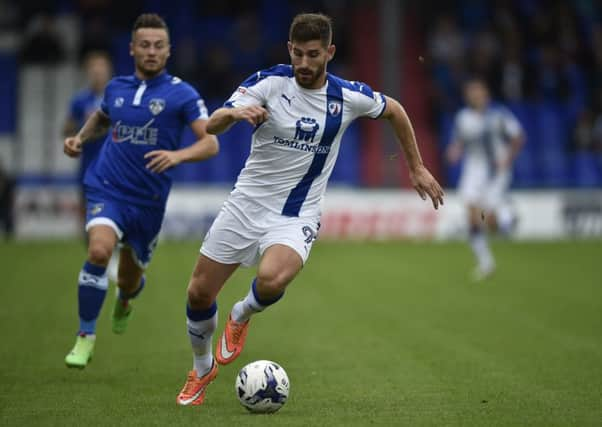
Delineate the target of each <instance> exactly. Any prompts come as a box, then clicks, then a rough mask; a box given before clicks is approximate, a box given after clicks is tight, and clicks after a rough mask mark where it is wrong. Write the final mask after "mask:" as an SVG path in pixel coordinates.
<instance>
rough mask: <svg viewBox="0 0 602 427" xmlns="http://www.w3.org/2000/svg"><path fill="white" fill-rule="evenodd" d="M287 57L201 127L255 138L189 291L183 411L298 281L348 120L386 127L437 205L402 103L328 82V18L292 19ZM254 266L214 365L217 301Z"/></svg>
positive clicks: (438, 194)
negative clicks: (188, 366)
mask: <svg viewBox="0 0 602 427" xmlns="http://www.w3.org/2000/svg"><path fill="white" fill-rule="evenodd" d="M288 51H289V54H290V58H291V64H292V65H277V66H275V67H272V68H270V69H268V70H264V71H259V72H257V73H255V74H254V75H252V76H251V77H249V78H248V79H247V80H246V81H245V82H243V83H242V84H241V85H240V86H239V87H238V89H237V90H236V91H235V92H234V94H233V95H232V96H231V97H230V99H229V100H228V101H227V102H226V104H225V106H224V108H220V109H218V110H216V111H215V112H214V113H213V114H212V115H211V117H210V118H209V121H208V123H207V130H208V132H210V133H213V134H215V135H217V134H221V133H223V132H225V131H227V130H228V129H229V127H230V126H232V125H233V124H234V123H236V122H239V121H247V122H249V123H250V124H252V125H253V126H255V130H254V133H253V137H252V146H251V153H250V154H249V157H248V159H247V161H246V164H245V167H244V169H243V170H242V171H241V173H240V175H239V177H238V180H237V182H236V185H235V188H234V190H233V191H232V193H231V194H230V196H229V198H228V199H227V200H226V202H225V203H224V205H223V208H222V210H221V211H220V213H219V215H218V216H217V218H216V219H215V221H214V223H213V225H212V226H211V228H210V230H209V232H208V233H207V235H206V236H205V240H204V242H203V244H202V247H201V250H200V252H201V254H200V256H199V258H198V261H197V263H196V266H195V268H194V271H193V273H192V277H191V278H190V282H189V285H188V301H187V327H188V335H189V338H190V342H191V345H192V350H193V370H192V371H190V372H189V374H188V378H187V381H186V384H185V385H184V387H183V389H182V391H181V392H180V394H179V395H178V398H177V402H178V404H180V405H200V404H202V402H203V399H204V396H205V391H206V387H207V385H208V384H209V383H210V382H211V381H212V380H213V379H214V378H215V377H216V376H217V364H218V363H219V364H222V365H223V364H228V363H231V362H233V361H234V360H235V359H236V358H237V357H238V355H239V354H240V352H241V351H242V349H243V346H244V343H245V338H246V335H247V332H248V326H249V319H250V317H251V316H252V315H253V314H255V313H257V312H260V311H262V310H264V309H265V308H266V307H267V306H269V305H271V304H274V303H275V302H276V301H278V300H279V299H280V298H281V297H282V296H283V294H284V291H285V289H286V287H287V285H288V284H289V283H290V282H291V281H292V280H293V279H294V278H295V276H296V275H297V274H298V273H299V272H300V271H301V269H302V267H303V265H304V263H305V262H306V260H307V258H308V256H309V252H310V250H311V247H312V244H313V241H314V240H315V238H316V236H317V232H318V227H319V219H320V203H321V200H322V197H323V195H324V192H325V190H326V184H327V181H328V178H329V177H330V174H331V172H332V169H333V167H334V164H335V161H336V157H337V153H338V150H339V145H340V142H341V136H342V135H343V133H344V131H345V129H346V128H347V126H348V125H349V124H350V123H351V122H352V121H353V120H355V119H356V118H359V117H369V118H373V119H376V118H384V119H386V120H388V121H389V123H390V124H391V126H392V127H393V129H394V131H395V134H396V136H397V139H398V140H399V143H400V146H401V149H402V150H403V153H404V155H405V159H406V161H407V163H408V166H409V171H410V178H411V181H412V184H413V185H414V188H415V189H416V191H417V192H418V194H419V195H420V196H421V197H422V198H423V199H426V198H427V196H428V197H430V198H431V200H432V203H433V206H434V208H435V209H437V208H438V207H439V205H440V204H442V203H443V190H442V189H441V186H440V185H439V184H438V183H437V181H436V180H435V179H434V178H433V177H432V175H431V174H430V172H429V171H428V170H427V168H426V167H425V166H424V164H423V163H422V159H421V156H420V152H419V150H418V146H417V144H416V140H415V136H414V132H413V129H412V125H411V123H410V120H409V118H408V116H407V115H406V113H405V111H404V109H403V108H402V106H401V105H400V104H399V102H397V101H396V100H394V99H392V98H389V97H387V96H384V95H382V94H380V93H378V92H373V91H372V89H371V88H370V87H369V86H367V85H365V84H363V83H359V82H349V81H347V80H344V79H341V78H339V77H336V76H334V75H332V74H329V73H327V72H326V67H327V64H328V62H329V61H330V60H331V59H332V58H333V57H334V54H335V46H334V44H332V23H331V20H330V18H329V17H327V16H325V15H322V14H300V15H297V16H296V17H295V18H294V20H293V22H292V24H291V27H290V31H289V42H288ZM257 263H259V265H258V269H257V275H256V278H255V279H254V280H253V283H252V284H251V289H250V290H249V292H248V294H247V295H246V297H245V298H243V299H242V300H241V301H239V302H238V303H236V304H235V305H234V307H233V308H232V311H231V313H230V315H229V317H228V321H227V324H226V327H225V330H224V333H223V335H222V337H221V339H220V340H219V341H218V344H217V349H216V354H215V359H214V356H213V353H212V348H211V347H212V335H213V333H214V331H215V329H216V326H217V304H216V297H217V294H218V293H219V291H220V289H221V288H222V286H223V285H224V283H225V282H226V280H227V279H228V278H229V277H230V276H231V275H232V273H234V271H235V270H236V269H237V268H238V267H239V266H240V265H245V266H251V265H254V264H257ZM216 362H217V363H216Z"/></svg>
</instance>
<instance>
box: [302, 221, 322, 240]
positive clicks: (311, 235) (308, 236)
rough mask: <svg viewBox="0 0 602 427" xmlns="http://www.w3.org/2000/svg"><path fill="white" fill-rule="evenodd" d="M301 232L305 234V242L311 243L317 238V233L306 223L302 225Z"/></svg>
mask: <svg viewBox="0 0 602 427" xmlns="http://www.w3.org/2000/svg"><path fill="white" fill-rule="evenodd" d="M302 231H303V234H304V235H305V243H311V242H313V241H314V240H316V239H317V238H318V235H317V234H316V232H315V231H314V230H312V228H311V227H310V226H308V225H305V226H303V229H302Z"/></svg>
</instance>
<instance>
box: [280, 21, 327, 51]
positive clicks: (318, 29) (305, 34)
mask: <svg viewBox="0 0 602 427" xmlns="http://www.w3.org/2000/svg"><path fill="white" fill-rule="evenodd" d="M288 39H289V41H291V42H302V43H303V42H308V41H311V40H320V41H321V42H322V45H323V46H324V47H327V46H329V45H330V44H331V43H332V19H330V17H329V16H327V15H324V14H322V13H300V14H299V15H297V16H295V18H294V19H293V22H292V23H291V27H290V29H289V33H288Z"/></svg>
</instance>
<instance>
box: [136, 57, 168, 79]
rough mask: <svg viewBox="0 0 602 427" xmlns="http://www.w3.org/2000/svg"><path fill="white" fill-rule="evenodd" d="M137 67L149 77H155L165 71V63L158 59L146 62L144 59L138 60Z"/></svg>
mask: <svg viewBox="0 0 602 427" xmlns="http://www.w3.org/2000/svg"><path fill="white" fill-rule="evenodd" d="M136 65H137V68H138V70H140V72H141V73H142V74H143V75H144V76H145V77H147V78H152V77H155V76H157V75H159V74H161V72H162V71H163V69H164V68H165V64H161V61H159V60H158V59H155V60H154V63H145V62H144V61H140V62H138V64H136Z"/></svg>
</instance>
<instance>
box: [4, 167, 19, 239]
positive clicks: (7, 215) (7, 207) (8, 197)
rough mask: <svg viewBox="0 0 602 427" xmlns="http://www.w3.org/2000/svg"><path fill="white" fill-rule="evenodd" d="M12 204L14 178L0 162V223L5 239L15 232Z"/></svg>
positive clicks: (13, 201)
mask: <svg viewBox="0 0 602 427" xmlns="http://www.w3.org/2000/svg"><path fill="white" fill-rule="evenodd" d="M14 205H15V180H14V179H13V178H12V177H11V176H10V175H9V173H8V172H7V171H5V170H4V169H3V167H2V165H1V164H0V223H2V229H3V230H4V236H5V238H6V239H11V238H12V237H13V235H14V232H15V222H14Z"/></svg>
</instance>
